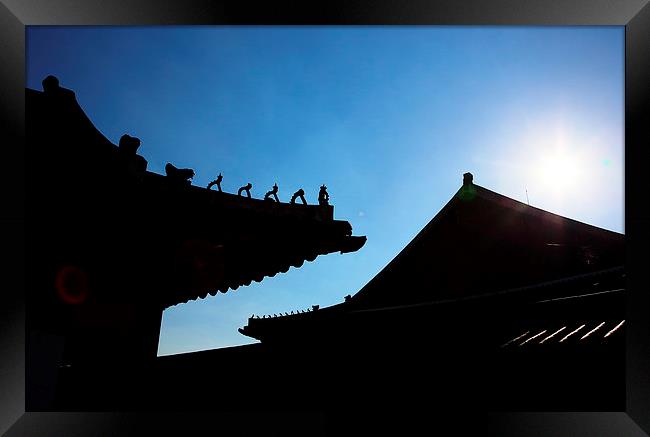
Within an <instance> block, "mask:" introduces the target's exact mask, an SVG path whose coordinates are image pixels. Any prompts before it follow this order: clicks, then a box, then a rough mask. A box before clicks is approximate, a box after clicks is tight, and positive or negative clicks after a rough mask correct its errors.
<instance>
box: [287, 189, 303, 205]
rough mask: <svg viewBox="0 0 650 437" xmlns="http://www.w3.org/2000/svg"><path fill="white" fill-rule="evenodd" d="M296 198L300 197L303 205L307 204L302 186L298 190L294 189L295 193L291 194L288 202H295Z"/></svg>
mask: <svg viewBox="0 0 650 437" xmlns="http://www.w3.org/2000/svg"><path fill="white" fill-rule="evenodd" d="M297 198H300V200H301V201H302V204H303V205H307V201H306V200H305V191H304V190H303V189H302V188H301V189H299V190H298V191H296V192H295V193H293V196H291V202H290V203H291V204H294V203H296V199H297Z"/></svg>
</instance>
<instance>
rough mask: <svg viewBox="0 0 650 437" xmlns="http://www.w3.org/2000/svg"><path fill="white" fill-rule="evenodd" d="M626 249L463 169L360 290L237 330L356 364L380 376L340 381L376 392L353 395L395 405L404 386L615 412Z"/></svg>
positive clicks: (483, 399) (619, 400)
mask: <svg viewBox="0 0 650 437" xmlns="http://www.w3.org/2000/svg"><path fill="white" fill-rule="evenodd" d="M624 255H625V252H624V236H623V235H621V234H618V233H615V232H611V231H607V230H604V229H600V228H597V227H594V226H590V225H587V224H584V223H580V222H577V221H575V220H571V219H567V218H564V217H561V216H558V215H556V214H552V213H549V212H546V211H543V210H540V209H538V208H535V207H531V206H528V205H526V204H523V203H521V202H518V201H515V200H513V199H510V198H508V197H505V196H502V195H500V194H497V193H495V192H492V191H490V190H487V189H485V188H483V187H480V186H478V185H475V184H474V183H473V177H472V175H471V174H470V173H466V174H465V175H464V178H463V185H462V186H461V187H460V189H459V190H458V192H457V193H456V194H455V195H454V196H453V197H452V199H451V200H450V201H449V202H448V203H447V205H445V206H444V207H443V208H442V210H441V211H440V212H439V213H438V214H437V215H436V216H435V217H434V218H433V219H432V220H431V221H430V222H429V223H428V224H427V225H426V226H425V227H424V229H423V230H422V231H421V232H420V233H419V234H418V235H417V236H416V237H415V238H414V239H413V240H412V241H411V242H410V243H409V244H408V245H407V246H406V247H405V248H404V249H403V250H402V251H401V252H400V253H399V254H398V255H397V256H396V257H395V258H394V259H393V260H392V261H391V262H390V263H389V264H388V265H387V266H386V267H385V268H384V269H383V270H382V271H381V272H380V273H379V274H377V276H376V277H374V278H373V279H372V280H370V282H368V284H367V285H365V286H364V287H363V288H362V289H361V290H359V292H358V293H356V294H355V295H354V296H346V299H345V301H344V302H343V303H341V304H338V305H334V306H331V307H328V308H320V309H319V310H318V311H310V312H307V313H299V314H295V315H289V316H282V317H273V318H257V317H253V318H250V319H249V320H248V324H247V325H246V326H245V327H243V328H241V329H240V332H241V333H242V334H244V335H247V336H250V337H253V338H256V339H259V340H261V341H262V344H263V345H266V346H267V347H268V348H270V349H272V350H312V349H315V350H316V352H315V354H316V356H318V357H321V358H323V359H326V360H332V361H333V362H334V363H332V364H331V365H330V368H331V369H337V368H340V367H341V366H344V365H345V363H350V367H352V365H351V363H354V365H353V367H354V368H355V369H373V370H374V371H377V372H378V373H379V374H380V375H383V376H380V377H379V379H373V378H375V377H374V376H367V375H365V374H364V373H363V372H360V371H358V370H357V371H356V372H353V373H354V375H353V376H351V375H340V376H339V377H340V379H341V380H344V381H345V383H344V384H343V385H344V386H347V385H355V386H357V387H364V389H365V390H366V391H367V393H374V395H362V396H360V397H359V398H357V400H359V401H361V400H363V401H367V400H369V399H374V397H375V395H376V396H379V398H380V399H385V397H384V394H382V390H383V389H385V393H389V394H390V397H394V398H400V399H401V398H402V397H404V396H409V395H411V394H412V391H410V390H409V389H406V387H409V386H410V387H418V388H419V389H420V390H423V391H424V392H426V393H431V394H433V393H435V397H436V399H437V401H436V402H440V400H441V399H448V400H450V401H452V402H453V400H456V401H458V402H462V403H463V405H474V406H477V405H478V406H488V407H492V408H494V407H496V408H499V407H500V408H503V409H508V410H510V409H529V410H547V409H553V408H559V409H570V408H584V409H588V410H592V409H593V410H598V409H606V408H613V407H617V408H622V406H623V405H624V394H625V385H624V383H625V381H624V325H625V323H624V318H625V316H624V313H625V288H626V287H625V271H624ZM316 361H318V360H316ZM435 375H437V376H435ZM380 387H383V389H380ZM461 393H464V394H465V395H466V396H468V397H469V398H470V399H463V395H462V394H461ZM352 403H354V402H352ZM443 405H446V404H444V403H443Z"/></svg>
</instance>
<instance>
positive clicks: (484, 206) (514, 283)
mask: <svg viewBox="0 0 650 437" xmlns="http://www.w3.org/2000/svg"><path fill="white" fill-rule="evenodd" d="M623 263H624V236H623V235H622V234H618V233H616V232H612V231H608V230H605V229H601V228H597V227H595V226H591V225H588V224H585V223H581V222H578V221H576V220H572V219H569V218H566V217H562V216H560V215H557V214H553V213H550V212H548V211H544V210H542V209H539V208H535V207H532V206H529V205H527V204H525V203H522V202H519V201H516V200H514V199H511V198H509V197H506V196H503V195H501V194H498V193H495V192H493V191H490V190H488V189H486V188H483V187H481V186H478V185H475V184H474V183H473V182H471V181H470V182H467V183H465V184H463V186H461V188H460V189H459V190H458V191H457V192H456V193H455V194H454V196H453V197H452V198H451V200H450V201H449V202H448V203H447V204H446V205H445V206H444V207H443V208H442V210H440V212H438V214H436V215H435V216H434V217H433V218H432V219H431V221H430V222H429V223H428V224H427V225H426V226H425V227H424V228H423V229H422V231H420V232H419V233H418V234H417V235H416V236H415V238H413V240H412V241H411V242H410V243H409V244H408V245H407V246H406V247H405V248H404V249H403V250H402V251H401V252H400V253H399V254H398V255H397V256H396V257H395V258H394V259H393V260H392V261H391V262H390V263H389V264H388V265H387V266H386V267H385V268H384V269H383V270H382V271H380V272H379V273H378V274H377V275H376V276H375V277H374V278H373V279H372V280H371V281H370V282H368V284H366V285H365V286H364V287H363V288H362V289H361V290H360V291H359V292H358V293H357V294H356V295H354V296H353V297H352V299H351V302H352V303H353V304H354V306H355V307H368V308H371V307H383V306H392V305H403V304H413V303H419V302H429V301H435V300H441V299H456V298H463V297H467V296H473V295H480V294H487V293H493V292H496V291H499V290H505V289H510V288H515V287H523V286H528V285H532V284H536V283H541V282H545V281H550V280H554V279H559V278H562V277H569V276H574V275H578V274H581V273H588V272H594V271H598V270H602V269H605V268H608V267H615V266H620V265H622V264H623Z"/></svg>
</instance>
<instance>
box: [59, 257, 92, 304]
mask: <svg viewBox="0 0 650 437" xmlns="http://www.w3.org/2000/svg"><path fill="white" fill-rule="evenodd" d="M55 287H56V292H57V294H58V295H59V298H61V300H62V301H64V302H65V303H67V304H72V305H78V304H80V303H82V302H83V301H85V300H86V298H87V297H88V277H87V275H86V272H84V271H83V270H82V269H80V268H79V267H77V266H71V265H68V266H64V267H63V268H61V269H60V270H59V271H58V273H57V274H56V280H55Z"/></svg>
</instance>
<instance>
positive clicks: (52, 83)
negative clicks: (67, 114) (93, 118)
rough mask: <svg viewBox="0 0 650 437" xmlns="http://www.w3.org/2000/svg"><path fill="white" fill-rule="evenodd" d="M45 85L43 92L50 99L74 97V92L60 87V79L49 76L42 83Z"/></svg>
mask: <svg viewBox="0 0 650 437" xmlns="http://www.w3.org/2000/svg"><path fill="white" fill-rule="evenodd" d="M41 84H42V85H43V92H44V93H45V95H47V96H49V97H55V98H58V97H74V96H75V94H74V91H72V90H69V89H67V88H63V87H61V86H60V85H59V79H57V78H56V77H55V76H52V75H49V76H47V77H46V78H45V79H43V81H42V82H41Z"/></svg>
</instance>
